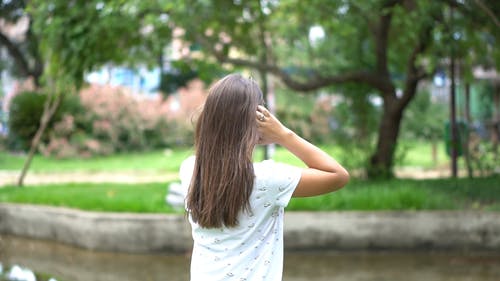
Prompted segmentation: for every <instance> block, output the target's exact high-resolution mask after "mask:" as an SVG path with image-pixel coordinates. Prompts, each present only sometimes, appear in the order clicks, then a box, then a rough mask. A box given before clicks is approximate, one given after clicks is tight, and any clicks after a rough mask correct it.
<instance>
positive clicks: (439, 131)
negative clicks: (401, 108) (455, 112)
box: [401, 91, 448, 141]
mask: <svg viewBox="0 0 500 281" xmlns="http://www.w3.org/2000/svg"><path fill="white" fill-rule="evenodd" d="M447 120H448V105H447V104H445V103H443V102H440V101H432V100H431V95H430V93H429V92H428V91H420V92H419V93H417V94H416V96H415V98H414V100H413V102H412V103H411V104H410V105H409V106H408V109H407V110H406V111H405V115H404V117H403V122H402V124H401V127H402V128H401V132H402V136H403V137H404V138H408V139H417V140H430V141H433V140H434V141H436V140H439V141H441V140H442V139H443V137H444V132H445V130H444V125H445V122H446V121H447Z"/></svg>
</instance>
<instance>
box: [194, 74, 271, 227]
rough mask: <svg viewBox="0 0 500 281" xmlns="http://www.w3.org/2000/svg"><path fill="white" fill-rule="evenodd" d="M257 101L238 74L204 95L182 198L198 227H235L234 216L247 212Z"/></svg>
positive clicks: (251, 87) (250, 85) (249, 84)
mask: <svg viewBox="0 0 500 281" xmlns="http://www.w3.org/2000/svg"><path fill="white" fill-rule="evenodd" d="M262 101H263V99H262V92H261V90H260V89H259V87H258V85H257V83H255V82H254V81H252V80H249V79H246V78H243V77H242V76H241V75H238V74H231V75H228V76H226V77H224V78H222V79H221V80H219V81H218V82H217V83H215V84H214V85H213V86H212V87H211V88H210V90H209V93H208V97H207V100H206V102H205V105H204V106H203V111H202V112H201V115H200V116H199V117H198V121H197V124H196V131H195V150H196V152H195V153H196V160H195V165H194V171H193V177H192V180H191V185H190V188H189V193H188V197H187V209H188V211H189V212H190V215H191V218H192V219H193V221H195V222H197V223H198V224H199V225H200V226H202V227H205V228H215V227H222V226H226V227H234V226H236V225H238V214H239V213H240V212H241V211H249V210H250V205H249V197H250V194H251V193H252V187H253V184H254V177H255V175H254V169H253V164H252V153H253V149H254V147H255V145H256V144H257V141H258V132H257V123H256V120H255V116H256V110H257V106H258V105H259V104H262Z"/></svg>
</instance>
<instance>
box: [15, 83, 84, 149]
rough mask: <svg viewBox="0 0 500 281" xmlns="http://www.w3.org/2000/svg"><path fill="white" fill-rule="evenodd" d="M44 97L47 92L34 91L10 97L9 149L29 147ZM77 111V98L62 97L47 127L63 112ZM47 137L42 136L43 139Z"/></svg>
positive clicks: (78, 105) (38, 120)
mask: <svg viewBox="0 0 500 281" xmlns="http://www.w3.org/2000/svg"><path fill="white" fill-rule="evenodd" d="M46 99H47V94H45V93H36V92H23V93H20V94H18V95H16V96H15V97H14V98H13V99H12V103H11V105H10V109H9V111H10V117H9V124H8V126H9V131H10V133H9V136H8V138H9V140H8V144H9V145H8V146H9V148H10V149H14V150H25V149H27V148H29V145H30V143H31V140H32V139H33V136H34V135H35V133H36V131H37V130H38V127H39V125H40V118H41V116H42V113H43V108H44V104H45V101H46ZM79 111H81V107H80V104H79V103H78V100H77V99H76V100H75V99H74V98H71V97H68V98H66V99H64V100H63V102H62V103H61V105H60V106H59V108H58V109H57V111H56V113H55V116H54V117H53V118H52V120H51V121H50V123H49V128H50V127H52V126H53V124H54V123H56V122H58V121H59V120H61V118H62V116H63V115H64V114H65V113H68V112H74V113H77V112H79ZM46 136H47V134H46ZM47 139H48V138H47V137H45V138H44V140H45V141H47Z"/></svg>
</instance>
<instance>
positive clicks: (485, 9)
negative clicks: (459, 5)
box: [474, 0, 500, 27]
mask: <svg viewBox="0 0 500 281" xmlns="http://www.w3.org/2000/svg"><path fill="white" fill-rule="evenodd" d="M474 2H476V5H478V6H479V8H480V9H481V10H483V12H485V13H486V15H488V17H490V19H491V21H492V22H493V23H495V25H496V26H497V27H500V20H498V18H497V17H496V16H495V13H494V12H493V11H491V9H489V8H488V7H487V6H486V5H485V4H484V3H483V1H481V0H474Z"/></svg>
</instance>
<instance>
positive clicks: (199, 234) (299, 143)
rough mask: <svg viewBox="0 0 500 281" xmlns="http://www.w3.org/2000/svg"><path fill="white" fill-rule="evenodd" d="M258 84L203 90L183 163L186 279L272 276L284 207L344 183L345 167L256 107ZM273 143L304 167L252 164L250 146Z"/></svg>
mask: <svg viewBox="0 0 500 281" xmlns="http://www.w3.org/2000/svg"><path fill="white" fill-rule="evenodd" d="M262 103H263V99H262V92H261V91H260V89H259V87H258V85H257V84H256V83H255V82H254V81H252V80H249V79H245V78H243V77H242V76H240V75H237V74H232V75H228V76H226V77H224V78H223V79H221V80H220V81H218V82H217V83H216V84H214V85H213V87H212V88H211V89H210V90H209V94H208V97H207V100H206V102H205V105H204V107H203V111H202V112H201V115H200V116H199V119H198V121H197V125H196V132H195V156H193V157H192V158H190V159H188V160H186V161H184V163H183V164H182V166H181V170H180V177H181V182H182V185H183V186H185V187H186V188H187V187H188V188H189V191H188V195H187V198H186V210H187V212H188V213H187V214H188V218H189V222H190V224H191V227H192V236H193V240H194V246H193V253H192V259H191V281H212V280H213V281H221V280H237V281H243V280H247V281H254V280H269V281H279V280H281V278H282V271H283V213H284V208H285V207H286V206H287V204H288V202H289V201H290V198H291V197H292V196H294V197H305V196H314V195H320V194H325V193H329V192H332V191H335V190H337V189H339V188H341V187H343V186H344V185H345V184H346V183H347V182H348V180H349V174H348V172H347V171H346V170H345V169H344V168H343V167H342V166H341V165H340V164H339V163H337V161H335V160H334V159H333V158H332V157H330V156H329V155H328V154H326V153H325V152H323V151H322V150H320V149H319V148H317V147H316V146H314V145H312V144H311V143H309V142H307V141H306V140H304V139H302V138H301V137H299V136H298V135H297V134H295V133H294V132H292V131H291V130H289V129H288V128H286V127H285V126H283V125H282V124H281V123H280V121H279V120H278V119H276V117H275V116H273V115H272V114H271V113H269V111H268V110H267V109H266V108H264V107H263V106H262ZM269 143H276V144H279V145H281V146H283V147H284V148H286V149H287V150H289V151H290V152H291V153H293V154H294V155H295V156H297V157H298V158H299V159H301V160H302V161H303V162H304V163H305V164H306V165H307V167H308V168H299V167H294V166H289V165H285V164H281V163H275V162H273V161H263V162H260V163H252V154H253V151H254V148H255V146H256V145H257V144H269Z"/></svg>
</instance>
